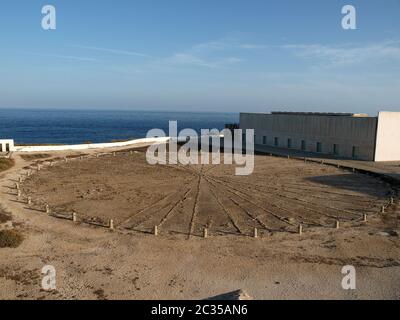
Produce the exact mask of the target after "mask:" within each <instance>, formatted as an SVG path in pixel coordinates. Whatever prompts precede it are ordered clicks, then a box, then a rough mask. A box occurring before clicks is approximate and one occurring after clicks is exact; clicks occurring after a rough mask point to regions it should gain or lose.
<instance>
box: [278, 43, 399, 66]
mask: <svg viewBox="0 0 400 320" xmlns="http://www.w3.org/2000/svg"><path fill="white" fill-rule="evenodd" d="M282 48H283V49H287V50H291V51H293V52H294V53H295V54H296V55H297V56H299V57H302V58H306V59H310V60H311V59H312V60H313V61H320V62H325V63H328V64H329V65H330V66H340V65H348V64H357V63H362V62H366V61H369V60H376V59H382V58H385V59H386V58H394V59H400V41H384V42H381V43H372V44H365V45H359V44H358V45H357V44H347V45H320V44H311V45H309V44H294V45H284V46H282Z"/></svg>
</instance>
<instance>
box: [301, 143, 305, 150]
mask: <svg viewBox="0 0 400 320" xmlns="http://www.w3.org/2000/svg"><path fill="white" fill-rule="evenodd" d="M301 150H303V151H305V150H306V141H305V140H301Z"/></svg>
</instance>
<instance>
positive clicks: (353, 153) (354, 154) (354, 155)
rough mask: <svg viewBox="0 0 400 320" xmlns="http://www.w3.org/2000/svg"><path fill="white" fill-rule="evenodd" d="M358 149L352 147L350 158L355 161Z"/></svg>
mask: <svg viewBox="0 0 400 320" xmlns="http://www.w3.org/2000/svg"><path fill="white" fill-rule="evenodd" d="M358 151H359V150H358V147H355V146H354V147H353V152H352V157H353V158H354V159H357V158H358Z"/></svg>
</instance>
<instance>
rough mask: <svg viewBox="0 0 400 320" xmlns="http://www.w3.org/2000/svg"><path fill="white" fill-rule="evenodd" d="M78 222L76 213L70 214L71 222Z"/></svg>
mask: <svg viewBox="0 0 400 320" xmlns="http://www.w3.org/2000/svg"><path fill="white" fill-rule="evenodd" d="M77 221H78V216H77V214H76V212H72V222H77Z"/></svg>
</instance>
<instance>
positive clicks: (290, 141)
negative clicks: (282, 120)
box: [287, 139, 292, 149]
mask: <svg viewBox="0 0 400 320" xmlns="http://www.w3.org/2000/svg"><path fill="white" fill-rule="evenodd" d="M287 147H288V148H289V149H290V148H291V147H292V139H287Z"/></svg>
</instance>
